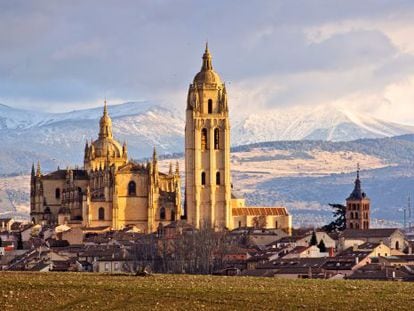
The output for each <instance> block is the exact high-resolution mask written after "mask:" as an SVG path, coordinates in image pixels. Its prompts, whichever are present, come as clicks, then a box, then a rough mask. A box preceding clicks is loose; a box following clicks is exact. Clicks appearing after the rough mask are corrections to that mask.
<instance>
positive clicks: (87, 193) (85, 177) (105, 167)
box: [30, 101, 182, 232]
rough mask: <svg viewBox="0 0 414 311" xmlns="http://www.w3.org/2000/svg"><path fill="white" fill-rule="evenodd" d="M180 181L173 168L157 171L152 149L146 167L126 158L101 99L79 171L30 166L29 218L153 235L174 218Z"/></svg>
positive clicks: (177, 212)
mask: <svg viewBox="0 0 414 311" xmlns="http://www.w3.org/2000/svg"><path fill="white" fill-rule="evenodd" d="M180 183H181V182H180V174H179V169H178V164H177V166H176V169H175V171H173V170H172V168H170V171H169V172H168V173H161V172H159V170H158V160H157V154H156V152H155V149H154V153H153V157H152V160H151V161H148V162H147V163H135V162H133V161H130V160H129V159H128V154H127V145H126V143H124V144H122V145H121V144H120V143H119V142H118V141H116V140H115V139H114V137H113V134H112V120H111V118H110V116H109V113H108V111H107V106H106V101H105V105H104V111H103V115H102V117H101V119H100V123H99V136H98V138H97V139H96V140H94V141H91V142H86V145H85V153H84V167H83V168H82V169H79V168H76V169H71V168H67V169H66V170H63V169H58V170H57V171H54V172H51V173H48V174H42V173H41V169H40V164H38V166H37V170H36V171H35V169H34V166H33V167H32V174H31V183H30V185H31V192H30V215H31V218H32V221H33V223H35V224H39V223H44V224H55V225H57V224H59V225H61V224H68V225H70V226H81V227H84V228H94V227H102V226H103V227H109V228H112V229H115V230H119V229H122V228H124V227H126V226H136V227H137V228H139V229H140V230H141V231H142V232H153V231H155V230H156V229H157V227H158V226H159V224H163V225H166V224H169V223H170V222H172V221H175V220H178V219H180V217H181V214H182V211H181V190H180Z"/></svg>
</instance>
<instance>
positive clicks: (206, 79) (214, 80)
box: [194, 44, 221, 84]
mask: <svg viewBox="0 0 414 311" xmlns="http://www.w3.org/2000/svg"><path fill="white" fill-rule="evenodd" d="M194 84H221V79H220V76H219V75H218V74H217V73H216V72H215V71H214V70H213V65H212V62H211V54H210V51H209V50H208V45H207V44H206V50H205V51H204V54H203V66H202V67H201V70H200V72H199V73H197V74H196V76H195V77H194Z"/></svg>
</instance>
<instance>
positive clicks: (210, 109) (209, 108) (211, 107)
mask: <svg viewBox="0 0 414 311" xmlns="http://www.w3.org/2000/svg"><path fill="white" fill-rule="evenodd" d="M208 113H213V100H211V99H209V100H208Z"/></svg>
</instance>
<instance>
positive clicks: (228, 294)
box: [0, 272, 414, 311]
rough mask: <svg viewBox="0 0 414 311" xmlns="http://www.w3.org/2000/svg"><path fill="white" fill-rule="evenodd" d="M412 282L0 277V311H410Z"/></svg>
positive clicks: (55, 275) (71, 275) (11, 274)
mask: <svg viewBox="0 0 414 311" xmlns="http://www.w3.org/2000/svg"><path fill="white" fill-rule="evenodd" d="M413 293H414V284H412V283H397V282H367V281H328V280H325V281H324V280H282V279H274V278H250V277H249V278H248V277H217V276H192V275H154V276H151V277H145V278H143V277H133V276H109V275H102V274H87V273H84V274H81V273H29V272H1V273H0V310H2V311H3V310H199V309H206V310H297V309H302V310H351V309H354V310H364V309H365V310H368V308H370V310H390V309H394V310H412V309H413V306H414V295H413Z"/></svg>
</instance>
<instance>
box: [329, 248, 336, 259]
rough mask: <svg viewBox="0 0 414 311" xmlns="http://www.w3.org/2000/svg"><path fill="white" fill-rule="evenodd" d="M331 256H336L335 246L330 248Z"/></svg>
mask: <svg viewBox="0 0 414 311" xmlns="http://www.w3.org/2000/svg"><path fill="white" fill-rule="evenodd" d="M329 257H335V249H334V248H333V247H330V248H329Z"/></svg>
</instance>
